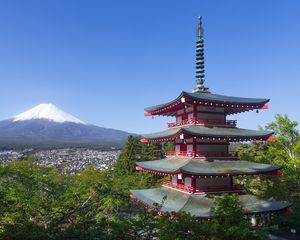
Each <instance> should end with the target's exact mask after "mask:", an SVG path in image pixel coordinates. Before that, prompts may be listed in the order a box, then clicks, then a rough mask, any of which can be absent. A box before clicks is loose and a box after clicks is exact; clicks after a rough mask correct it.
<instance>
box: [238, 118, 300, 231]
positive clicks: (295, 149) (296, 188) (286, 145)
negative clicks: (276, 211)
mask: <svg viewBox="0 0 300 240" xmlns="http://www.w3.org/2000/svg"><path fill="white" fill-rule="evenodd" d="M297 125H298V123H297V122H295V121H292V120H290V119H289V118H288V117H287V116H286V115H284V116H282V115H276V116H275V121H274V122H271V123H270V124H268V125H267V127H266V130H272V131H274V134H275V139H274V141H272V142H268V143H266V144H264V143H261V142H257V143H252V144H243V145H239V146H238V151H239V155H240V158H241V159H242V160H247V161H255V162H259V163H267V164H272V165H278V166H282V172H283V176H281V177H278V176H258V177H248V178H244V177H243V179H242V178H241V179H240V180H239V181H240V182H241V183H243V184H245V185H246V186H247V187H248V191H250V192H252V193H254V194H255V195H258V196H261V197H264V198H272V199H276V200H280V201H288V202H290V203H291V204H292V206H293V213H292V215H291V216H289V217H285V216H282V215H281V216H278V217H276V220H275V222H276V223H277V224H279V227H280V228H281V229H283V228H291V227H292V228H296V229H297V230H298V231H300V201H299V199H300V151H299V150H300V137H299V132H298V130H297V128H296V127H297Z"/></svg>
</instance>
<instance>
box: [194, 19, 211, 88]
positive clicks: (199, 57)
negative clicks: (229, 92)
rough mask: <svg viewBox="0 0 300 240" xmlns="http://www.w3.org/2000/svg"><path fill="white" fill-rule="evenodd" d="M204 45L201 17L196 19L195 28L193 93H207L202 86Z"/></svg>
mask: <svg viewBox="0 0 300 240" xmlns="http://www.w3.org/2000/svg"><path fill="white" fill-rule="evenodd" d="M204 76H205V75H204V44H203V28H202V17H201V16H199V17H198V28H197V45H196V84H197V85H196V87H195V88H194V90H193V93H195V92H208V93H209V90H208V88H207V87H205V86H204Z"/></svg>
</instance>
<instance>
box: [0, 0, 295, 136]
mask: <svg viewBox="0 0 300 240" xmlns="http://www.w3.org/2000/svg"><path fill="white" fill-rule="evenodd" d="M299 13H300V1H297V0H294V1H292V0H284V1H276V0H264V1H262V0H257V1H254V0H251V1H250V0H249V1H247V0H243V1H241V0H236V1H233V0H226V1H223V0H219V1H218V0H211V1H208V0H207V1H201V0H189V1H179V0H177V1H176V0H148V1H146V0H136V1H131V0H126V1H122V0H119V1H115V0H107V1H101V0H95V1H92V0H81V1H77V0H49V1H47V0H42V1H41V0H35V1H33V0H26V1H24V0H20V1H15V0H2V1H1V2H0V86H1V91H0V93H1V94H0V119H7V118H9V117H11V116H13V115H16V114H18V113H20V112H22V111H25V110H27V109H29V108H31V107H33V106H35V105H37V104H39V103H49V102H50V103H53V104H55V105H56V106H58V107H59V108H61V109H63V110H64V111H66V112H69V113H71V114H73V115H75V116H76V117H78V118H80V119H82V120H83V121H85V122H88V123H91V124H95V125H98V126H103V127H110V128H116V129H122V130H126V131H129V132H135V133H142V132H151V131H157V130H162V129H164V128H166V124H165V123H166V122H167V121H172V120H173V119H165V118H159V117H156V118H154V119H151V118H149V117H144V116H143V108H144V107H148V106H152V105H156V104H160V103H163V102H166V101H169V100H173V99H174V98H176V97H177V96H178V95H179V94H180V92H181V91H182V90H186V91H191V90H192V89H193V87H194V86H195V78H194V75H195V73H194V72H195V40H196V25H197V16H198V15H202V16H203V27H204V34H205V38H204V39H205V60H206V62H205V70H206V78H205V79H206V85H207V86H208V87H210V90H211V91H212V92H213V93H217V94H224V95H232V96H244V97H262V98H271V102H270V110H265V111H260V113H259V114H256V113H254V112H253V113H244V114H240V115H238V116H237V115H233V116H231V118H230V119H238V120H239V127H245V128H253V129H256V128H257V126H258V125H265V124H266V123H268V122H270V121H272V120H273V118H274V114H275V113H281V114H284V113H287V114H288V116H289V117H290V118H292V119H293V120H296V121H300V110H299V109H300V106H299V105H300V14H299Z"/></svg>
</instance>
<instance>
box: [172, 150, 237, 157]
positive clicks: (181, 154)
mask: <svg viewBox="0 0 300 240" xmlns="http://www.w3.org/2000/svg"><path fill="white" fill-rule="evenodd" d="M166 156H167V157H193V158H206V157H222V158H223V157H225V158H236V157H238V154H237V152H196V151H179V152H178V151H166Z"/></svg>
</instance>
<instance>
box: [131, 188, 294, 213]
mask: <svg viewBox="0 0 300 240" xmlns="http://www.w3.org/2000/svg"><path fill="white" fill-rule="evenodd" d="M131 193H132V194H133V197H134V198H137V199H138V200H139V201H141V202H142V203H144V204H147V205H148V206H150V207H154V204H162V207H161V208H160V210H161V211H162V212H168V213H172V212H186V213H189V214H191V215H192V216H194V217H199V218H210V217H211V208H212V207H214V202H213V199H212V198H209V197H207V196H204V195H196V194H187V193H182V192H179V191H176V190H172V189H169V188H164V187H162V188H154V189H145V190H131ZM165 197H166V199H165V200H164V198H165ZM239 200H240V203H241V205H242V207H243V210H244V213H245V214H255V213H268V212H277V211H282V210H284V209H287V208H289V207H290V206H291V204H289V203H287V202H276V201H266V200H263V199H260V198H258V197H256V196H253V195H247V194H242V195H239Z"/></svg>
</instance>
